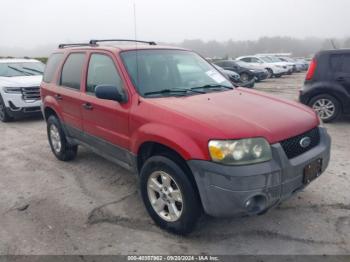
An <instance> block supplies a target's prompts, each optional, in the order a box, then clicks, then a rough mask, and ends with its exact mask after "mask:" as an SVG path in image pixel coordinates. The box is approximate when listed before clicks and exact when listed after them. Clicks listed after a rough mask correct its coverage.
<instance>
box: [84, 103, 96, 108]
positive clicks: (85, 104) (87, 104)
mask: <svg viewBox="0 0 350 262" xmlns="http://www.w3.org/2000/svg"><path fill="white" fill-rule="evenodd" d="M83 107H84V108H85V109H86V110H92V109H93V108H94V107H93V106H92V105H91V104H90V103H84V104H83Z"/></svg>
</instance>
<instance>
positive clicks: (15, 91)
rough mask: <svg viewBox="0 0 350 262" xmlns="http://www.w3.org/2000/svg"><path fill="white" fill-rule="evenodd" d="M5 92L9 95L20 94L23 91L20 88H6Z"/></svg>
mask: <svg viewBox="0 0 350 262" xmlns="http://www.w3.org/2000/svg"><path fill="white" fill-rule="evenodd" d="M4 92H5V93H9V94H20V93H21V92H22V89H21V88H20V87H5V88H4Z"/></svg>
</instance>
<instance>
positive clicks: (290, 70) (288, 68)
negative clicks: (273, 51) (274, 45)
mask: <svg viewBox="0 0 350 262" xmlns="http://www.w3.org/2000/svg"><path fill="white" fill-rule="evenodd" d="M257 56H258V57H260V58H261V59H262V60H265V61H270V62H271V63H274V64H276V65H279V66H282V67H283V69H285V73H284V74H286V75H290V74H292V73H293V67H294V64H293V63H290V62H285V61H282V60H281V59H279V58H278V57H276V56H273V55H257Z"/></svg>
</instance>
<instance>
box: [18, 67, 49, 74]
mask: <svg viewBox="0 0 350 262" xmlns="http://www.w3.org/2000/svg"><path fill="white" fill-rule="evenodd" d="M23 69H27V70H30V71H33V72H37V73H39V74H43V73H44V72H43V71H40V70H37V69H34V68H30V67H23Z"/></svg>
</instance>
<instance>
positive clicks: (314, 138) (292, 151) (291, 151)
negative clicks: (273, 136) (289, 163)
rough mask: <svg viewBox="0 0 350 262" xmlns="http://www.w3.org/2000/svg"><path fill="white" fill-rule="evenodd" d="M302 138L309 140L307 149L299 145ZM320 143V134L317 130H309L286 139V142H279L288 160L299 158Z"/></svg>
mask: <svg viewBox="0 0 350 262" xmlns="http://www.w3.org/2000/svg"><path fill="white" fill-rule="evenodd" d="M304 137H309V138H310V139H311V142H310V144H309V145H308V146H307V147H302V146H301V145H300V140H301V139H303V138H304ZM319 142H320V132H319V130H318V128H317V127H316V128H314V129H311V130H310V131H307V132H305V133H303V134H301V135H298V136H295V137H291V138H288V139H286V140H283V141H282V142H281V145H282V147H283V149H284V152H285V153H286V155H287V157H288V158H293V157H296V156H299V155H301V154H303V153H305V152H306V151H308V150H310V149H311V148H313V147H315V146H317V145H318V143H319Z"/></svg>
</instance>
